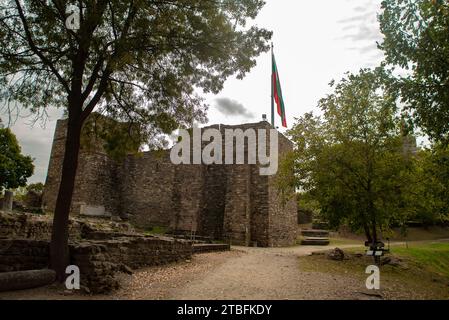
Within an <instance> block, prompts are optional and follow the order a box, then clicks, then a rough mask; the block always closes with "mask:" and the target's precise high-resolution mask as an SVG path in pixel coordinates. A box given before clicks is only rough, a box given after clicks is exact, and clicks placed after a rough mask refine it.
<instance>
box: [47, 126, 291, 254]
mask: <svg viewBox="0 0 449 320" xmlns="http://www.w3.org/2000/svg"><path fill="white" fill-rule="evenodd" d="M212 127H213V128H216V129H219V130H220V131H221V132H222V136H223V137H224V130H225V129H237V128H240V129H242V130H244V131H245V130H246V129H249V128H252V129H267V131H268V130H269V129H271V128H272V127H271V125H270V124H269V123H268V122H265V121H264V122H260V123H253V124H244V125H239V126H224V125H215V126H212ZM65 131H66V120H59V121H58V123H57V126H56V131H55V135H54V142H53V147H52V153H51V158H50V164H49V169H48V176H47V181H46V189H45V192H44V197H43V202H44V206H45V207H46V208H47V210H49V211H52V210H54V207H55V203H56V197H57V191H58V188H59V183H60V176H61V168H62V159H63V152H64V143H65ZM268 144H269V142H268ZM292 148H293V145H292V143H291V142H290V141H289V140H288V139H287V138H285V137H284V136H283V135H282V134H279V154H280V158H282V154H285V153H286V152H288V151H290V150H292ZM267 149H268V150H269V147H267ZM223 150H224V148H223ZM275 179H276V175H275V176H261V175H259V165H247V164H245V165H184V164H183V165H174V164H172V162H171V161H170V151H168V150H167V151H164V152H143V153H142V154H138V155H129V156H127V157H126V159H125V160H124V161H123V162H121V163H118V162H116V161H114V160H112V159H111V158H110V157H109V156H108V155H107V154H106V152H105V151H104V150H102V148H101V147H98V148H96V149H95V151H92V150H91V149H89V150H87V149H85V148H83V149H82V150H81V152H80V156H79V166H78V173H77V177H76V184H75V191H74V196H73V200H72V212H73V214H76V213H79V212H80V210H82V207H83V206H86V205H88V206H98V207H100V208H104V211H105V212H106V213H109V214H110V215H113V216H123V215H126V216H127V217H129V219H130V221H131V222H132V223H133V224H134V225H135V226H137V227H139V228H142V229H145V228H150V227H155V226H158V227H167V228H170V229H171V230H175V231H183V232H192V231H193V232H195V233H196V234H197V235H202V236H208V237H212V238H214V239H217V240H225V241H230V242H231V243H232V244H235V245H247V246H249V245H257V246H261V247H272V246H289V245H293V244H294V243H295V241H296V229H297V221H296V220H297V209H296V201H295V199H294V197H292V199H291V200H289V201H288V202H287V203H283V202H282V201H281V200H280V195H279V192H278V190H277V188H276V184H275ZM292 192H293V191H292Z"/></svg>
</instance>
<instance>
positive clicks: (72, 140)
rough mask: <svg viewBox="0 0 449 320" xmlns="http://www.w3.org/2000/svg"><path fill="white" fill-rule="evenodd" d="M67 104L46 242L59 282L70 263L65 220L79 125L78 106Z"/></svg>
mask: <svg viewBox="0 0 449 320" xmlns="http://www.w3.org/2000/svg"><path fill="white" fill-rule="evenodd" d="M69 105H71V107H70V108H69V110H76V111H75V112H70V111H69V119H68V124H67V137H66V143H65V151H64V160H63V164H62V173H61V184H60V186H59V192H58V197H57V200H56V207H55V213H54V218H53V230H52V236H51V244H50V267H51V269H53V270H55V271H56V280H58V281H61V282H63V281H64V280H65V278H66V275H65V269H66V267H67V266H68V265H69V262H70V261H69V260H70V257H69V247H68V241H69V230H68V222H69V214H70V208H71V204H72V195H73V190H74V187H75V177H76V171H77V168H78V154H79V149H80V140H81V127H82V120H81V108H80V107H79V111H78V110H77V109H78V108H76V107H75V108H73V105H76V103H75V104H74V103H69Z"/></svg>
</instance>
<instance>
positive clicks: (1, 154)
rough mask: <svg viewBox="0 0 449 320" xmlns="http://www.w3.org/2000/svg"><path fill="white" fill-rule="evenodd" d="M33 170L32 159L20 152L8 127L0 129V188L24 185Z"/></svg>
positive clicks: (13, 187) (14, 187)
mask: <svg viewBox="0 0 449 320" xmlns="http://www.w3.org/2000/svg"><path fill="white" fill-rule="evenodd" d="M33 171H34V165H33V159H31V157H28V156H24V155H22V154H21V149H20V146H19V143H18V142H17V139H16V137H15V135H14V134H13V133H12V132H11V130H10V129H9V128H6V129H0V190H2V189H4V188H5V189H16V188H18V187H24V186H26V182H27V179H28V178H29V177H31V176H32V175H33Z"/></svg>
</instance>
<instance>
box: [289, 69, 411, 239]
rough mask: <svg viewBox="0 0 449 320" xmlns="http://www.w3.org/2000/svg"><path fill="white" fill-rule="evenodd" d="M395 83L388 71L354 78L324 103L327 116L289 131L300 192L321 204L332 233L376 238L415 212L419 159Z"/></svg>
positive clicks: (303, 119)
mask: <svg viewBox="0 0 449 320" xmlns="http://www.w3.org/2000/svg"><path fill="white" fill-rule="evenodd" d="M388 79H389V75H388V74H387V73H385V72H384V70H382V69H376V70H361V71H360V73H359V74H356V75H354V74H348V75H347V77H346V78H344V79H343V80H342V81H341V82H340V83H338V84H336V85H335V83H331V86H332V87H334V93H332V94H330V95H328V96H327V97H326V98H324V99H322V100H320V102H319V107H320V109H321V111H322V116H314V115H313V114H312V113H309V114H306V115H304V116H303V117H301V118H299V119H297V123H296V124H295V126H294V127H293V129H292V130H290V131H289V135H290V137H291V138H292V140H293V141H294V142H295V143H296V150H295V154H296V162H295V170H296V177H297V181H296V182H297V187H298V188H299V189H301V190H303V191H304V192H307V193H308V194H309V195H310V197H311V198H312V199H314V200H316V201H317V202H318V203H319V205H320V211H321V215H322V216H323V217H324V218H326V220H327V221H328V222H329V223H330V225H331V227H335V228H336V227H338V226H340V225H341V224H347V225H349V226H350V227H352V229H353V230H354V231H358V230H362V231H364V232H365V235H366V237H367V239H368V240H372V239H377V237H378V232H379V231H381V230H387V229H389V227H390V226H391V225H392V224H393V223H394V222H396V221H402V220H405V219H406V217H407V216H408V215H409V214H410V211H411V210H413V209H412V208H410V207H409V206H408V203H407V201H406V190H407V189H408V187H409V182H410V180H411V174H410V173H411V171H410V170H411V169H410V166H411V164H410V161H411V160H410V157H407V156H405V155H404V152H403V150H402V136H401V134H400V123H401V122H400V120H399V119H397V118H396V116H395V112H396V103H395V101H396V99H395V97H394V96H391V95H389V94H388V92H387V91H386V90H385V80H388Z"/></svg>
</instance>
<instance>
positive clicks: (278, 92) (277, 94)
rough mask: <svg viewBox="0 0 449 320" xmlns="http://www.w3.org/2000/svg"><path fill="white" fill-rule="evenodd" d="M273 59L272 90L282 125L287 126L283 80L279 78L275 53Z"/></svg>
mask: <svg viewBox="0 0 449 320" xmlns="http://www.w3.org/2000/svg"><path fill="white" fill-rule="evenodd" d="M272 61H273V63H272V64H273V74H272V82H271V88H272V89H271V91H272V93H273V99H274V101H275V102H276V105H277V109H278V114H279V115H280V116H281V119H282V126H283V127H284V128H287V117H286V116H285V105H284V99H283V98H282V89H281V82H280V80H279V73H278V68H277V65H276V59H275V58H274V53H273V54H272Z"/></svg>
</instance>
